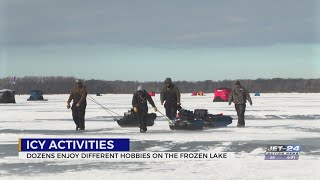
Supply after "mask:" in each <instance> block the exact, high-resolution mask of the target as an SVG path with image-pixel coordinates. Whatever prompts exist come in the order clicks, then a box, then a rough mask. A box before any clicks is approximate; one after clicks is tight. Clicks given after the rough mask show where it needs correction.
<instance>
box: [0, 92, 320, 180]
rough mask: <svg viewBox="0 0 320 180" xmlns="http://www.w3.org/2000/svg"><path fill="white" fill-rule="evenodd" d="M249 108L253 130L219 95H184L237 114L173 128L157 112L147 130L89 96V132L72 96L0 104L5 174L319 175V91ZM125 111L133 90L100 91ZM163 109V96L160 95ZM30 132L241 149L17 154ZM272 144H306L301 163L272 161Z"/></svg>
mask: <svg viewBox="0 0 320 180" xmlns="http://www.w3.org/2000/svg"><path fill="white" fill-rule="evenodd" d="M261 95H262V96H260V97H252V98H253V106H249V105H248V106H247V112H246V118H247V120H246V125H247V127H246V128H237V127H236V124H237V123H236V122H237V119H236V116H235V115H236V113H235V111H234V107H233V106H228V105H227V103H213V102H212V99H213V98H212V97H213V94H206V96H203V97H191V96H190V94H184V95H183V96H182V105H183V107H184V108H187V109H190V110H194V109H203V108H205V109H208V110H209V112H210V113H213V114H216V113H223V114H225V115H231V116H232V117H234V121H233V123H232V124H231V125H230V126H228V127H226V128H219V129H204V130H200V131H183V130H177V131H171V130H170V129H169V127H168V123H167V121H165V120H164V118H163V117H162V116H161V114H158V119H157V121H156V124H155V125H154V126H153V127H149V128H148V132H147V133H146V134H141V133H139V132H138V131H139V130H138V128H121V127H119V126H118V125H117V123H116V122H114V121H113V118H112V117H111V116H110V115H109V114H108V113H107V112H106V111H104V110H102V109H101V108H100V107H99V106H98V105H96V104H94V103H92V102H91V101H89V100H88V107H87V114H86V129H87V130H86V131H85V132H76V131H75V130H74V129H75V125H74V123H73V121H72V119H71V112H70V110H67V109H66V100H67V97H68V96H67V95H47V96H45V98H47V99H48V102H29V101H26V100H27V98H28V96H26V95H21V96H16V101H17V104H11V105H4V104H0V179H88V178H93V179H106V178H112V179H113V180H115V179H128V178H140V179H153V180H157V179H196V178H198V179H320V171H319V170H318V169H319V165H320V112H319V106H320V94H296V93H293V94H261ZM92 97H93V98H95V99H96V100H97V101H98V102H100V103H102V104H103V105H104V106H105V107H107V108H110V109H112V110H113V111H115V112H117V113H119V114H123V113H124V112H125V111H127V110H128V109H129V108H130V103H131V98H132V95H110V94H109V95H103V96H101V97H97V96H93V95H92ZM154 100H155V102H156V104H157V105H158V108H159V110H160V111H162V112H164V109H163V107H161V106H160V105H159V104H160V103H159V95H158V94H157V95H156V97H155V98H154ZM23 137H25V138H27V137H30V138H32V137H41V138H45V137H48V138H49V137H50V138H56V137H62V138H66V137H67V138H81V137H86V138H99V137H104V138H130V139H131V151H137V152H139V151H153V152H154V151H156V152H159V151H161V152H164V151H166V152H179V151H183V152H189V151H192V152H196V151H206V152H222V151H229V152H237V154H236V157H235V158H234V159H232V160H210V161H209V160H207V161H195V160H188V161H177V160H166V161H161V162H156V161H150V160H145V161H137V162H134V161H130V162H107V161H101V160H100V161H92V160H91V161H84V160H82V161H48V162H46V161H30V160H20V159H18V152H17V140H18V138H23ZM271 144H301V145H302V150H303V152H302V155H300V159H299V160H298V161H265V160H264V152H265V148H266V147H267V146H268V145H271Z"/></svg>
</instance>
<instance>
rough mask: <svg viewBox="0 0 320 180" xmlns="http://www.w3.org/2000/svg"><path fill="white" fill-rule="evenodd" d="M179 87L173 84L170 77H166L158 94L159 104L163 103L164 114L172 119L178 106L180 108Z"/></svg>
mask: <svg viewBox="0 0 320 180" xmlns="http://www.w3.org/2000/svg"><path fill="white" fill-rule="evenodd" d="M180 96H181V95H180V91H179V88H178V87H177V86H176V85H174V84H173V83H172V81H171V78H166V80H165V81H164V86H163V88H162V92H161V94H160V101H161V105H163V103H164V107H165V109H166V116H167V117H168V118H169V119H170V120H173V119H175V118H176V114H177V110H178V108H181V106H180V105H181V103H180Z"/></svg>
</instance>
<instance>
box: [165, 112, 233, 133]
mask: <svg viewBox="0 0 320 180" xmlns="http://www.w3.org/2000/svg"><path fill="white" fill-rule="evenodd" d="M231 123H232V117H230V116H224V115H223V114H215V115H213V114H208V110H207V109H195V110H194V112H193V111H190V110H186V109H181V110H179V114H178V115H177V119H176V120H175V124H174V125H169V126H170V129H172V130H174V129H185V130H197V129H203V128H204V127H207V128H217V127H226V126H228V125H229V124H231Z"/></svg>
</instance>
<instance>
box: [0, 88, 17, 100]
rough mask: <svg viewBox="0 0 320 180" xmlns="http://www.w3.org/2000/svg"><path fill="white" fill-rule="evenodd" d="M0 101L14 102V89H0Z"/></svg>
mask: <svg viewBox="0 0 320 180" xmlns="http://www.w3.org/2000/svg"><path fill="white" fill-rule="evenodd" d="M0 103H16V99H15V91H14V90H11V89H2V90H0Z"/></svg>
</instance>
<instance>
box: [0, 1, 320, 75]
mask: <svg viewBox="0 0 320 180" xmlns="http://www.w3.org/2000/svg"><path fill="white" fill-rule="evenodd" d="M319 11H320V3H319V1H316V0H307V1H301V0H264V1H263V0H241V1H240V0H223V1H222V0H113V1H110V0H105V1H102V0H90V1H88V0H26V1H23V0H0V48H1V49H0V53H1V56H0V58H1V59H0V63H1V64H0V65H1V69H0V70H1V72H0V77H6V76H14V75H17V76H25V75H40V76H47V75H65V76H77V77H79V78H85V79H90V78H96V79H108V80H116V79H119V80H140V81H148V80H163V79H164V78H165V77H167V76H171V77H172V78H173V79H176V80H207V79H212V80H223V79H244V78H249V79H255V78H273V77H283V78H290V77H292V78H297V77H298V78H299V77H300V78H320V73H319V71H320V63H319V61H320V59H319V58H320V45H319V44H320V36H319V34H320V12H319Z"/></svg>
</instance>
